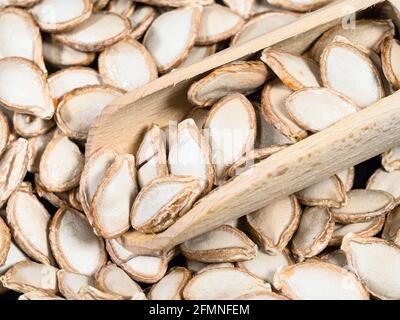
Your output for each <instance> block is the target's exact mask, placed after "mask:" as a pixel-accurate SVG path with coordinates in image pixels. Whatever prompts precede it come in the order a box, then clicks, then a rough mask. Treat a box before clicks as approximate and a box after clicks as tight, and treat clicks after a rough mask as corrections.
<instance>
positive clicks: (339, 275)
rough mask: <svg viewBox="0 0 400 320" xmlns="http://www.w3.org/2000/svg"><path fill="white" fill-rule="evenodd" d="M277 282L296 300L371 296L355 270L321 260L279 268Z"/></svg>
mask: <svg viewBox="0 0 400 320" xmlns="http://www.w3.org/2000/svg"><path fill="white" fill-rule="evenodd" d="M274 284H275V287H276V288H278V289H279V290H280V291H281V292H282V294H284V295H285V296H287V297H289V298H290V299H294V300H369V295H368V292H367V291H366V290H365V288H364V286H363V285H362V283H361V282H360V281H359V280H358V279H357V277H356V276H355V275H354V274H353V273H351V272H349V271H347V270H345V269H342V268H340V267H338V266H335V265H333V264H330V263H324V262H319V261H309V262H303V263H298V264H295V265H292V266H288V267H284V268H282V269H280V270H279V271H278V272H277V273H276V274H275V279H274ZM326 288H329V290H325V289H326Z"/></svg>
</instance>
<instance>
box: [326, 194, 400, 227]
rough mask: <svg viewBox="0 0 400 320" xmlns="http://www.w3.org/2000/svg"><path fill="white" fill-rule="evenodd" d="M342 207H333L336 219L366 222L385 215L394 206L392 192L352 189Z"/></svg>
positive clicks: (339, 220)
mask: <svg viewBox="0 0 400 320" xmlns="http://www.w3.org/2000/svg"><path fill="white" fill-rule="evenodd" d="M347 196H348V201H347V202H346V204H345V205H344V206H343V207H341V208H332V209H331V212H332V214H333V217H334V219H335V221H337V222H340V223H355V222H365V221H368V220H370V219H372V218H375V217H378V216H380V215H384V214H386V213H387V212H389V211H390V210H391V209H393V207H394V198H393V196H392V195H391V194H390V193H387V192H385V191H380V190H361V189H359V190H352V191H350V192H349V193H348V194H347Z"/></svg>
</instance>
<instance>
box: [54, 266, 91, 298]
mask: <svg viewBox="0 0 400 320" xmlns="http://www.w3.org/2000/svg"><path fill="white" fill-rule="evenodd" d="M57 284H58V289H59V290H60V292H61V294H62V295H63V296H64V297H65V298H66V299H68V300H80V299H81V298H80V296H79V294H78V293H79V290H80V289H81V288H82V287H86V286H94V284H95V281H94V279H93V278H91V277H88V276H85V275H82V274H79V273H74V272H69V271H66V270H59V271H58V272H57Z"/></svg>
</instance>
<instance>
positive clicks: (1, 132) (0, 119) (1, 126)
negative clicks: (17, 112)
mask: <svg viewBox="0 0 400 320" xmlns="http://www.w3.org/2000/svg"><path fill="white" fill-rule="evenodd" d="M9 138H10V127H9V125H8V119H7V116H6V115H4V113H3V112H1V111H0V155H1V154H2V153H3V151H4V150H5V149H6V147H7V144H8V140H9Z"/></svg>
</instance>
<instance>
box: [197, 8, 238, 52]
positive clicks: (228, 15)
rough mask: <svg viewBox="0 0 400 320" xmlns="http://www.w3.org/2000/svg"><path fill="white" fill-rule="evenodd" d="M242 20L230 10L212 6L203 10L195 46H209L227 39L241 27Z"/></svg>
mask: <svg viewBox="0 0 400 320" xmlns="http://www.w3.org/2000/svg"><path fill="white" fill-rule="evenodd" d="M243 24H244V20H243V18H241V17H240V16H239V15H238V14H236V13H234V12H233V11H231V10H230V9H228V8H226V7H224V6H221V5H218V4H213V5H210V6H206V7H204V9H203V12H202V16H201V22H200V28H199V33H198V35H197V38H196V44H197V45H209V44H213V43H217V42H220V41H223V40H226V39H229V38H230V37H232V36H233V35H235V34H236V33H237V32H238V31H239V30H240V29H241V28H242V26H243Z"/></svg>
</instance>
